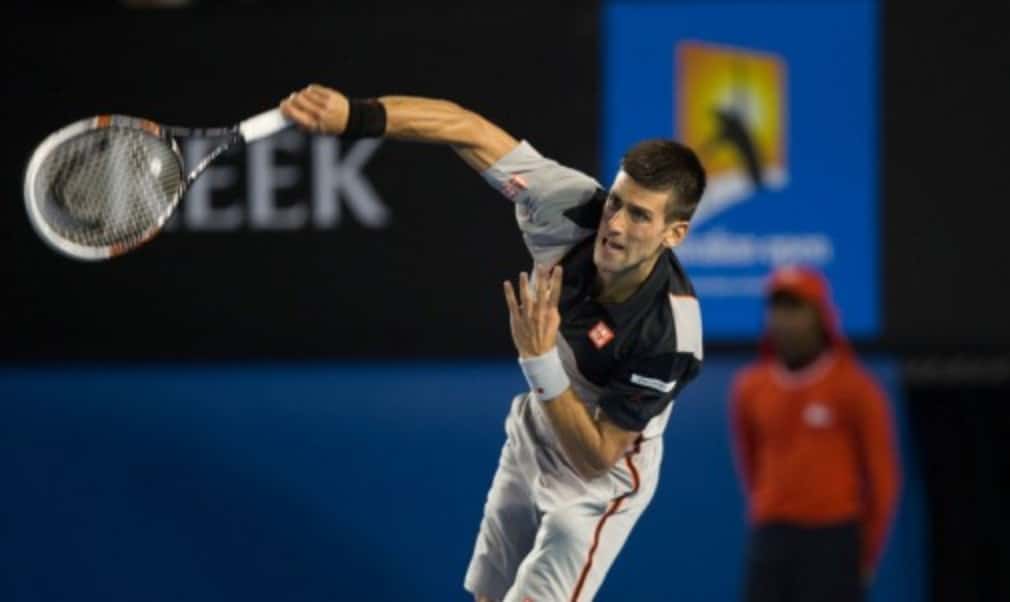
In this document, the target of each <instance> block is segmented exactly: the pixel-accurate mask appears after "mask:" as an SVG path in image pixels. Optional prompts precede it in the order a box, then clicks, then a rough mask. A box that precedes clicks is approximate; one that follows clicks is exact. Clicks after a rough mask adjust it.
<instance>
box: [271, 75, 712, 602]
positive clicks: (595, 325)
mask: <svg viewBox="0 0 1010 602" xmlns="http://www.w3.org/2000/svg"><path fill="white" fill-rule="evenodd" d="M281 108H282V110H283V112H284V114H285V115H287V116H288V117H290V118H291V119H293V120H294V121H296V122H297V123H298V124H300V125H301V126H302V127H304V128H306V129H308V130H310V131H313V132H317V133H323V134H335V135H340V136H348V137H363V136H386V137H388V138H395V139H400V140H416V141H422V142H438V143H445V144H449V145H451V146H452V147H453V148H454V149H455V150H456V152H458V153H459V154H460V156H461V157H462V158H463V160H464V161H466V162H467V163H468V164H469V165H470V166H472V167H473V168H474V169H476V170H477V171H479V172H480V173H481V175H482V176H483V177H484V178H485V179H486V180H487V181H488V182H489V183H490V184H491V185H492V186H494V187H495V188H497V189H498V190H499V191H501V193H502V194H504V195H505V196H506V197H507V198H509V199H510V200H511V201H513V202H514V203H515V206H516V210H515V211H516V219H517V221H518V223H519V229H520V230H521V231H522V233H523V237H524V239H525V242H526V245H527V247H528V248H529V250H530V252H531V254H532V255H533V259H534V261H535V264H536V271H535V274H534V277H533V278H529V277H527V275H526V273H522V274H520V275H519V286H518V297H517V296H516V291H515V290H514V289H513V288H512V285H511V284H510V283H508V282H506V283H505V287H504V288H505V298H506V303H507V306H508V310H509V318H510V322H511V329H512V338H513V340H514V342H515V346H516V349H517V350H518V352H519V364H520V366H521V368H522V371H523V373H524V375H525V376H526V379H527V381H528V382H529V386H530V390H529V391H528V392H527V393H523V394H521V395H518V396H516V397H515V398H514V399H513V401H512V408H511V411H510V412H509V415H508V418H507V420H506V423H505V429H506V433H507V439H506V442H505V446H504V448H503V449H502V454H501V460H500V463H499V466H498V471H497V473H496V474H495V477H494V481H493V482H492V484H491V490H490V492H489V493H488V497H487V503H486V505H485V507H484V518H483V520H482V522H481V526H480V532H479V534H478V536H477V543H476V546H475V548H474V552H473V557H472V559H471V561H470V566H469V569H468V570H467V573H466V578H465V582H464V585H465V587H466V589H467V590H469V591H470V592H471V593H473V594H474V596H475V597H476V599H477V600H478V601H491V600H494V601H500V600H504V601H508V602H526V601H532V602H551V601H569V600H582V601H584V600H591V599H592V598H593V597H594V595H595V594H596V592H597V590H598V589H599V587H600V585H601V583H602V582H603V577H604V576H605V575H606V573H607V570H608V569H609V567H610V565H611V564H612V563H613V561H614V558H615V557H616V556H617V553H618V551H619V550H620V548H621V546H622V545H623V544H624V541H625V539H627V537H628V534H629V532H630V531H631V528H632V526H634V524H635V521H636V520H637V519H638V517H639V516H640V515H641V513H642V511H643V510H644V509H645V507H646V505H648V503H649V500H650V499H651V498H652V496H653V493H654V492H655V488H656V484H657V478H658V474H659V465H660V459H661V456H662V450H663V444H662V434H663V430H664V428H665V427H666V422H667V420H668V418H669V416H670V411H671V409H672V406H673V403H672V401H673V399H674V398H675V397H676V395H677V394H678V393H679V392H680V391H681V390H682V389H683V388H684V386H685V385H686V384H687V383H688V381H690V380H691V379H692V378H694V377H695V375H696V374H697V373H698V370H699V368H700V366H701V360H702V346H701V317H700V312H699V308H698V302H697V300H696V299H695V297H694V293H693V289H692V287H691V284H690V282H689V281H688V279H687V276H686V275H685V274H684V271H683V269H682V268H681V266H680V264H679V262H678V261H677V258H676V257H675V256H674V254H673V253H671V252H669V251H670V249H672V248H673V247H675V246H676V245H677V244H679V243H680V242H681V241H682V240H683V239H684V236H685V235H686V234H687V230H688V221H689V220H690V218H691V215H692V213H693V212H694V210H695V207H696V206H697V205H698V202H699V200H700V198H701V195H702V192H703V190H704V187H705V173H704V170H703V169H702V167H701V164H700V163H699V162H698V159H697V157H696V156H695V154H694V153H693V152H692V151H691V150H690V149H688V148H686V147H684V146H682V145H680V144H677V143H676V142H672V141H667V140H649V141H645V142H642V143H640V144H638V145H636V146H635V147H633V148H632V149H631V150H629V151H628V153H627V154H626V155H625V156H624V159H623V161H622V163H621V171H620V172H619V173H618V175H617V177H616V179H615V180H614V183H613V186H612V187H611V189H610V190H609V191H606V190H604V189H603V188H601V186H600V185H599V184H598V183H597V182H596V181H595V180H593V179H592V178H591V177H589V176H587V175H586V174H584V173H581V172H579V171H576V170H574V169H570V168H568V167H564V166H562V165H558V164H557V163H556V162H554V161H551V160H549V159H546V158H544V157H543V156H541V155H540V153H538V152H537V151H536V150H535V149H534V148H533V147H532V146H531V145H530V144H529V143H528V142H518V141H516V140H515V139H514V138H513V137H512V136H510V135H509V134H507V133H506V132H504V131H502V129H501V128H499V127H497V126H495V125H494V124H492V123H490V122H488V121H487V120H486V119H484V118H482V117H481V116H479V115H477V114H475V113H472V112H470V111H467V110H465V109H463V108H461V107H459V106H458V105H456V104H454V103H451V102H446V101H442V100H432V99H425V98H412V97H403V96H387V97H382V98H378V99H366V100H348V98H346V97H345V96H344V95H342V94H340V93H339V92H336V91H334V90H330V89H327V88H324V87H321V86H309V87H308V88H306V89H304V90H301V91H300V92H297V93H295V94H292V95H291V96H290V97H289V98H288V99H286V100H285V101H283V102H282V103H281Z"/></svg>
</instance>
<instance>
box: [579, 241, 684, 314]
mask: <svg viewBox="0 0 1010 602" xmlns="http://www.w3.org/2000/svg"><path fill="white" fill-rule="evenodd" d="M593 246H594V245H593V244H589V245H585V247H583V248H582V249H579V252H577V253H576V254H575V256H574V257H572V259H573V261H572V263H574V264H575V265H574V266H573V267H575V268H576V270H577V271H578V272H579V273H581V274H584V275H585V276H584V278H585V279H584V280H582V282H580V283H579V285H580V288H582V289H583V290H584V291H585V292H584V293H583V294H588V293H589V291H591V290H592V287H593V284H594V282H595V281H596V276H597V271H596V264H595V263H594V262H593ZM671 271H672V268H671V265H670V258H669V257H667V252H664V253H662V254H661V255H660V256H659V258H658V259H657V260H656V265H655V266H653V268H652V272H651V273H650V274H649V276H648V278H646V279H645V282H643V283H642V284H641V285H640V286H639V287H638V290H636V291H635V292H634V293H632V295H631V296H630V297H628V298H627V299H625V300H624V301H623V302H621V303H600V306H601V307H603V309H604V310H605V311H606V312H607V315H609V316H610V318H611V320H612V321H613V323H614V326H616V327H618V328H622V327H624V326H627V325H628V324H630V323H631V322H632V321H634V320H635V318H637V317H638V316H640V315H641V314H642V313H644V312H646V311H648V310H650V309H651V308H652V306H653V305H654V304H655V300H656V296H657V295H659V293H660V292H662V291H663V290H665V289H667V288H669V282H670V278H671Z"/></svg>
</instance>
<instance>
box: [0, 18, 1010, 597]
mask: <svg viewBox="0 0 1010 602" xmlns="http://www.w3.org/2000/svg"><path fill="white" fill-rule="evenodd" d="M998 4H999V3H992V4H990V3H987V2H982V1H968V2H956V3H955V2H950V1H940V0H927V1H925V2H915V1H912V0H837V1H833V2H831V1H825V2H814V1H810V2H801V1H798V0H796V1H789V0H780V1H778V2H771V1H757V0H754V1H750V0H744V1H741V0H737V1H735V2H728V1H727V2H721V1H715V2H704V3H701V2H658V1H656V2H641V3H627V2H582V3H579V4H575V5H570V6H554V5H551V4H550V3H532V2H522V1H520V2H510V3H505V4H496V5H494V6H493V7H489V6H482V5H478V4H466V5H463V6H457V7H454V8H452V9H448V8H445V9H442V8H436V7H432V6H427V5H414V6H409V5H405V6H403V7H396V8H395V9H394V8H392V7H388V8H385V9H383V7H381V6H380V7H379V8H378V9H375V8H374V7H366V5H365V4H364V3H351V2H343V3H336V2H333V3H331V2H306V1H301V0H288V1H285V2H279V1H278V2H274V1H269V0H263V1H253V0H250V1H235V2H215V1H211V0H203V1H198V0H193V1H188V2H187V1H186V0H175V1H150V0H149V1H143V0H130V1H123V2H93V3H88V2H77V3H73V4H70V5H66V6H64V5H62V4H61V3H53V2H15V3H13V4H8V5H7V7H6V8H5V9H4V10H5V11H6V18H5V19H4V30H5V34H4V55H5V60H4V66H3V69H4V77H3V82H4V91H5V92H4V98H5V109H6V110H5V111H4V112H3V120H4V128H3V131H4V132H5V134H6V140H5V143H4V144H3V145H2V150H0V152H2V153H3V156H4V161H3V162H2V164H0V168H2V169H3V170H4V178H3V182H4V184H3V185H4V186H5V192H6V193H5V194H4V195H3V199H4V201H3V203H0V251H2V252H3V256H4V257H5V259H4V260H3V261H0V281H2V282H3V283H4V284H3V288H2V292H0V303H2V308H0V475H2V478H3V486H2V491H0V599H4V600H17V601H19V602H20V601H35V600H159V601H160V600H179V599H187V600H231V599H244V600H277V599H284V600H322V599H328V600H343V599H355V600H359V599H367V600H406V599H410V600H466V599H468V598H467V595H466V594H465V593H464V592H463V590H462V585H461V584H462V577H463V572H464V570H465V567H466V563H467V561H468V559H469V554H470V551H471V549H472V545H473V541H474V536H475V534H476V529H477V526H478V522H479V519H480V514H481V508H482V504H483V500H484V496H485V494H486V491H487V486H488V485H489V483H490V479H491V476H492V474H493V471H494V468H495V465H496V461H497V457H498V452H499V450H500V446H501V443H502V441H503V430H502V422H503V420H504V416H505V414H506V412H507V407H508V405H507V404H508V401H509V399H510V397H511V395H512V394H513V393H515V392H517V391H519V390H521V388H522V387H523V385H524V383H523V380H522V376H521V374H520V372H519V371H518V369H517V368H516V366H515V363H514V350H513V347H512V345H511V342H510V340H509V336H508V330H507V320H506V319H505V311H504V304H503V302H502V300H501V298H500V282H501V281H502V280H503V279H505V278H509V277H514V276H515V274H516V273H517V272H518V271H519V270H521V269H526V268H527V267H528V264H529V259H528V256H527V254H526V251H525V249H524V248H523V246H522V243H521V240H520V238H519V236H518V235H517V232H516V228H515V226H514V221H513V218H512V212H511V208H510V206H509V205H508V203H507V201H505V200H504V199H503V198H501V197H500V196H498V195H497V193H495V192H494V191H492V190H491V189H490V188H488V187H487V186H486V185H485V184H484V183H483V182H482V181H481V179H480V178H479V177H478V176H477V175H475V174H474V173H473V172H472V171H471V170H470V169H469V168H468V167H467V166H465V165H464V164H463V163H462V162H461V161H460V160H459V159H458V158H457V157H456V156H455V155H454V153H452V151H450V150H449V149H447V148H437V147H425V146H420V145H410V144H404V143H396V142H390V141H381V140H362V141H357V142H353V143H349V142H341V141H339V140H336V139H333V138H318V137H312V136H309V135H306V134H304V133H300V132H296V131H290V132H287V133H284V134H282V135H279V136H277V137H275V138H273V139H270V140H267V141H263V142H260V143H257V144H255V145H253V146H250V147H248V148H245V149H241V150H238V151H236V152H232V153H229V154H228V155H227V156H226V157H225V158H224V159H223V160H222V161H221V162H220V163H218V164H215V166H214V167H213V168H212V169H211V170H210V171H209V172H208V173H207V174H206V175H205V176H204V177H203V178H202V179H201V180H200V181H199V183H198V184H197V186H195V187H194V188H193V189H191V190H190V192H189V193H188V195H187V197H186V199H185V200H184V202H183V205H182V206H181V208H180V209H179V211H178V212H177V213H176V216H175V218H173V221H172V223H171V224H170V226H169V227H168V229H167V231H166V232H165V233H163V234H162V235H161V236H159V237H158V238H157V239H155V240H154V241H153V242H151V243H150V244H149V245H147V246H145V247H143V248H141V249H140V250H138V251H137V252H135V253H133V254H130V255H127V256H124V257H121V258H118V259H116V260H114V261H110V262H105V263H98V264H82V263H78V262H74V261H72V260H69V259H65V258H63V257H62V256H59V255H57V254H55V253H54V252H52V251H51V250H49V249H48V248H47V247H45V246H44V245H43V243H41V242H40V240H39V239H38V238H37V237H36V236H35V235H34V233H33V232H32V231H31V228H30V226H29V224H28V221H27V219H26V217H25V213H24V205H23V201H22V194H21V179H22V177H23V169H24V166H25V164H26V162H27V159H28V157H29V155H30V154H31V151H32V150H33V148H34V147H35V145H36V144H38V142H40V141H41V140H42V138H44V137H45V136H46V135H47V134H48V133H50V132H51V131H53V130H55V129H58V128H59V127H62V126H63V125H66V124H67V123H70V122H72V121H75V120H78V119H81V118H84V117H87V116H90V115H94V114H98V113H110V112H111V113H123V114H128V115H137V116H144V117H147V118H150V119H153V120H156V121H159V122H162V123H169V124H179V125H193V126H200V125H224V124H229V123H233V122H235V121H237V120H239V119H241V118H243V117H245V116H248V115H252V114H254V113H257V112H259V111H262V110H264V109H266V108H269V107H271V106H274V105H275V104H276V103H277V102H278V101H279V100H280V99H281V98H282V97H284V96H286V95H287V94H288V93H290V92H291V91H293V90H296V89H299V88H301V87H303V86H304V85H306V84H308V83H310V82H319V83H324V84H327V85H331V86H333V87H336V88H338V89H341V90H342V91H344V92H346V93H348V94H349V95H351V96H359V97H364V96H375V95H381V94H394V93H397V94H411V95H421V96H434V97H441V98H447V99H451V100H454V101H456V102H458V103H460V104H462V105H464V106H467V107H469V108H472V109H474V110H476V111H477V112H480V113H482V114H483V115H485V116H486V117H487V118H489V119H490V120H492V121H494V122H496V123H498V124H500V125H501V126H502V127H504V128H505V129H506V130H508V131H509V132H511V133H512V134H513V135H515V136H516V137H520V138H527V139H529V140H530V141H531V142H532V143H533V144H534V145H535V146H536V147H537V148H538V149H539V150H540V151H541V152H543V153H544V154H545V155H548V156H551V157H553V158H555V159H557V160H559V161H561V162H563V163H566V164H569V165H572V166H574V167H577V168H579V169H582V170H584V171H586V172H588V173H591V174H595V175H596V176H598V178H599V179H600V180H601V181H602V182H603V183H604V184H607V183H609V181H610V180H611V178H612V177H613V174H614V173H615V171H616V167H617V160H618V159H619V157H620V155H621V153H622V152H623V150H624V149H625V148H627V147H628V146H629V145H630V144H631V143H633V142H634V141H636V140H639V139H641V138H645V137H676V138H678V139H682V140H684V141H686V142H688V143H689V144H691V145H692V146H695V147H696V148H700V149H705V150H706V151H707V150H709V149H710V146H707V145H712V144H715V140H716V139H717V138H719V135H718V134H719V132H723V133H725V132H726V131H728V130H727V129H726V128H728V127H730V125H731V124H730V125H727V121H726V119H725V117H726V113H727V111H729V113H731V114H732V115H735V116H737V117H739V118H741V119H743V120H744V121H745V122H746V123H747V124H748V126H749V129H748V132H749V135H750V139H749V144H750V146H751V147H752V148H753V149H754V150H755V153H754V156H755V157H757V160H756V161H754V162H752V164H747V163H746V162H740V161H733V160H730V159H729V158H728V157H729V155H728V154H727V153H726V152H722V153H720V152H717V151H712V152H711V154H709V155H708V157H709V159H708V160H707V161H706V165H707V167H708V169H709V173H710V177H711V185H710V189H709V192H708V194H707V196H706V199H705V201H704V202H703V205H702V207H703V209H702V212H701V213H699V215H698V218H697V219H696V223H695V224H694V229H693V230H692V235H691V237H690V238H689V241H688V243H687V244H686V245H685V247H684V248H683V249H682V251H681V253H680V255H681V257H682V260H683V262H684V264H685V266H686V268H687V270H688V272H689V274H690V275H691V276H692V278H693V279H694V281H695V283H696V286H697V288H698V292H699V296H700V299H701V304H702V309H703V314H704V317H705V333H706V339H707V342H706V366H705V369H704V370H703V373H702V375H701V376H700V377H699V379H698V381H697V382H696V383H694V384H693V385H692V386H691V387H689V388H688V389H687V391H686V393H685V394H684V395H683V396H682V398H681V399H680V400H679V401H678V406H677V408H676V411H675V412H674V414H673V419H672V420H671V422H670V426H669V427H668V429H667V432H666V435H665V440H666V445H667V451H666V460H665V464H664V468H663V475H662V485H661V486H660V488H659V493H658V494H657V496H656V498H655V499H654V501H653V502H652V505H651V507H650V509H649V510H648V511H647V512H646V514H645V515H644V516H643V518H642V520H641V521H640V522H639V524H638V526H637V527H636V529H635V531H634V534H633V535H632V537H631V539H630V541H629V543H628V545H627V546H626V548H625V550H624V552H622V554H621V556H620V557H619V558H618V560H617V562H616V564H615V565H614V567H613V569H612V570H611V572H610V575H609V577H608V579H607V581H606V582H605V584H604V586H603V589H602V590H601V592H600V594H599V599H601V600H636V601H638V600H641V601H652V600H655V601H659V600H733V599H737V597H738V594H739V591H740V588H741V581H742V567H743V550H744V542H745V529H746V527H745V521H744V514H743V513H744V507H743V497H742V494H741V491H740V488H739V486H738V484H737V481H736V477H735V475H734V473H733V464H732V457H731V452H730V441H729V431H728V425H727V417H726V409H727V395H728V387H729V384H730V380H731V378H732V375H733V373H734V372H735V371H736V370H737V369H738V368H739V367H740V366H742V365H743V364H744V363H745V362H746V361H748V360H749V359H751V358H753V357H754V353H755V350H756V342H757V339H758V337H759V336H760V332H761V329H762V301H761V298H760V285H761V282H762V278H763V277H764V276H765V275H766V274H767V273H768V272H769V270H771V269H773V268H775V267H777V266H780V265H784V264H789V263H797V262H799V263H805V264H809V265H813V266H815V267H817V268H819V269H820V270H822V271H823V272H824V273H825V274H826V275H827V276H828V278H829V279H830V281H831V283H832V286H833V289H834V292H835V296H836V299H837V301H838V305H839V309H840V311H841V316H842V321H843V324H844V326H845V329H846V331H847V332H848V334H849V335H850V336H851V337H852V338H853V339H854V341H855V343H856V347H857V349H858V350H859V352H860V354H861V356H862V357H863V359H864V360H865V361H866V363H867V365H868V366H869V368H870V369H871V371H872V372H873V374H874V375H875V376H876V377H877V378H878V379H880V381H881V382H882V383H883V384H884V385H885V387H886V389H887V392H888V394H889V396H890V399H891V402H892V404H893V407H892V410H893V412H894V415H895V418H896V421H897V426H898V431H899V435H900V444H901V450H900V452H901V460H902V467H903V471H904V474H903V479H904V484H903V488H902V498H901V502H900V506H899V511H898V514H897V517H896V519H895V522H894V525H893V528H892V532H891V535H890V538H889V540H888V544H887V548H886V551H885V553H884V559H883V563H882V565H881V567H880V570H879V573H878V575H877V579H876V581H875V585H874V589H873V592H872V599H873V600H875V601H885V600H886V601H905V600H908V601H917V600H934V601H947V600H952V601H953V600H956V601H962V600H965V601H974V600H979V601H983V600H984V601H991V600H1008V599H1010V577H1008V575H1010V571H1008V570H1007V569H1008V568H1010V519H1008V517H1007V513H1006V508H1007V507H1008V506H1010V395H1008V392H1010V318H1008V314H1007V312H1008V308H1010V285H1008V283H1007V276H1006V274H1007V268H1006V267H1005V266H1004V265H1003V264H1004V263H1005V262H1006V260H1007V259H1008V257H1010V254H1008V252H1007V250H1006V247H1005V240H1006V235H1005V232H1004V229H1005V225H1006V224H1007V222H1008V210H1007V193H1006V191H1005V190H1004V189H1003V188H1002V187H1001V186H1002V185H1001V184H1000V182H1001V179H1000V178H1001V176H1000V175H999V174H1000V173H1003V172H1004V171H1005V170H1006V166H1005V162H1006V158H1007V140H1008V139H1010V128H1008V118H1007V107H1010V42H1008V39H1010V38H1008V37H1007V36H1006V28H1005V21H1003V20H1001V19H999V18H997V13H999V14H1001V13H1002V11H1000V10H999V8H1000V7H999V6H998ZM720 111H722V113H723V114H720ZM720 120H721V121H720ZM720 128H722V129H720ZM208 144H209V142H208V141H201V140H190V141H187V142H185V143H184V144H183V150H184V153H185V155H186V157H187V158H188V159H190V160H195V159H197V158H199V157H200V156H202V153H203V152H205V151H206V150H207V149H208V146H207V145H208Z"/></svg>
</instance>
